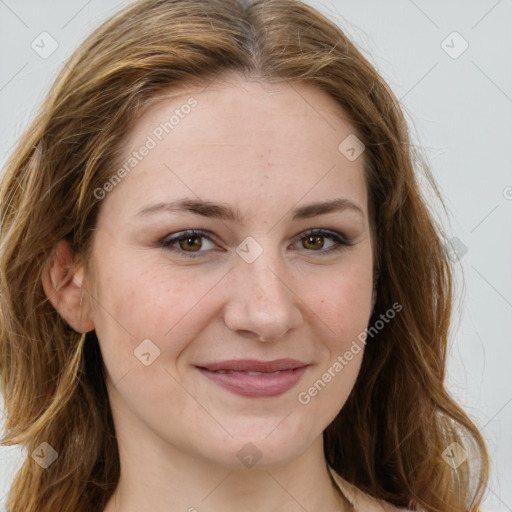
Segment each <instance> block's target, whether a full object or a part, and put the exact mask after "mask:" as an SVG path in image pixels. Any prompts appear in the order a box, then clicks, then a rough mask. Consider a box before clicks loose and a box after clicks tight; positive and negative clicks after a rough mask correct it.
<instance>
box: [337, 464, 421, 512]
mask: <svg viewBox="0 0 512 512" xmlns="http://www.w3.org/2000/svg"><path fill="white" fill-rule="evenodd" d="M329 471H330V472H331V475H332V477H333V479H334V481H335V482H336V484H337V486H338V488H339V489H340V491H341V492H342V493H343V495H344V496H345V497H346V498H347V499H348V501H350V503H351V504H352V506H353V507H354V511H355V512H414V511H412V510H411V511H409V510H406V509H404V508H397V507H395V506H394V505H391V503H388V502H386V501H383V500H378V499H376V498H374V497H372V496H369V495H368V494H366V493H364V492H363V491H361V490H359V489H358V488H357V487H355V486H354V485H352V484H350V483H348V482H347V481H346V480H344V479H343V478H341V476H340V475H338V473H336V472H335V471H334V469H332V468H331V467H330V466H329Z"/></svg>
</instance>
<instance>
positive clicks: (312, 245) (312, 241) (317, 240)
mask: <svg viewBox="0 0 512 512" xmlns="http://www.w3.org/2000/svg"><path fill="white" fill-rule="evenodd" d="M323 238H324V237H323V236H320V235H308V236H306V237H304V238H303V239H302V246H303V247H304V249H323V244H324V240H323Z"/></svg>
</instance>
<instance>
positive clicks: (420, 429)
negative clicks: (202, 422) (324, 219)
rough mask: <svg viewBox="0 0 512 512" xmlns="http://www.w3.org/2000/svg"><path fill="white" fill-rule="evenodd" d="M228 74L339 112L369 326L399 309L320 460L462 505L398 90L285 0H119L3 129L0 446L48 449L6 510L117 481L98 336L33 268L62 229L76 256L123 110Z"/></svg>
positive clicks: (483, 458)
mask: <svg viewBox="0 0 512 512" xmlns="http://www.w3.org/2000/svg"><path fill="white" fill-rule="evenodd" d="M227 71H237V72H240V73H243V74H245V75H246V76H252V77H256V78H257V79H259V80H262V81H269V82H270V81H275V82H280V81H287V82H290V83H293V82H295V83H297V82H307V83H311V84H313V85H315V86H316V87H318V88H320V89H322V90H323V91H325V92H326V93H327V94H329V95H330V96H331V97H332V98H334V100H336V102H337V103H338V104H339V105H340V106H341V107H342V109H343V110H344V111H345V112H346V114H347V115H348V116H349V119H350V121H351V124H352V125H353V127H354V128H355V130H356V132H357V134H358V137H359V138H360V139H361V141H362V142H363V143H364V145H365V146H366V150H365V153H364V162H365V179H366V183H367V187H368V195H369V208H370V212H371V217H372V219H371V221H372V229H373V230H374V232H375V234H376V241H377V256H376V260H377V261H376V266H377V270H378V274H379V281H378V297H377V302H376V305H375V309H374V313H373V316H372V319H371V320H370V322H374V321H375V320H376V319H377V318H379V315H380V314H382V313H383V312H385V311H387V310H388V309H389V308H390V307H391V306H392V304H393V303H395V302H398V303H400V304H401V305H402V306H403V309H402V311H401V312H400V314H399V315H397V316H396V317H395V318H394V320H393V321H391V322H389V324H388V325H386V327H385V328H384V329H382V330H381V331H379V332H378V334H377V335H376V336H375V337H374V338H373V339H371V340H369V341H368V344H367V346H366V350H365V354H364V358H363V362H362V366H361V369H360V373H359V375H358V378H357V381H356V383H355V386H354V388H353V390H352V392H351V394H350V396H349V398H348V401H347V402H346V404H345V406H344V407H343V408H342V410H341V411H340V412H339V414H338V415H337V417H336V418H335V420H334V421H333V422H332V423H331V424H330V425H329V426H328V427H327V428H326V430H325V432H324V452H325V458H326V461H327V462H328V463H329V464H330V466H331V467H332V468H333V469H334V470H335V471H336V472H337V473H339V474H340V475H341V476H342V477H343V478H345V479H346V480H347V481H349V482H351V483H352V484H354V485H356V486H357V487H359V488H360V489H362V490H363V491H365V492H367V493H368V494H370V495H372V496H375V497H377V498H381V499H384V500H387V501H389V502H391V503H393V504H394V505H397V506H409V507H417V508H422V509H424V510H426V511H429V512H434V511H443V512H452V511H462V510H464V511H467V510H470V511H476V510H478V508H479V505H480V503H481V499H482V495H483V492H484V490H485V485H486V482H487V478H488V456H487V452H486V448H485V445H484V441H483V439H482V437H481V435H480V433H479V431H478V429H477V428H476V426H475V425H474V424H473V422H472V421H471V420H470V419H469V417H468V416H467V415H466V414H465V413H464V411H463V410H462V409H461V408H460V407H459V405H458V404H457V403H456V402H455V401H454V400H453V399H452V398H451V397H450V396H449V394H448V393H447V391H446V389H445V385H444V379H445V371H446V351H447V340H448V330H449V326H450V320H451V306H452V299H453V297H452V294H453V289H452V279H453V278H452V272H453V270H452V269H451V267H450V260H449V258H448V253H447V251H446V249H445V245H444V242H443V240H444V238H443V233H442V229H441V227H440V226H439V225H438V223H437V221H435V219H434V217H433V214H432V213H431V212H430V211H429V208H428V207H427V203H426V201H425V199H424V198H423V196H422V193H421V191H420V189H419V186H418V180H417V175H416V169H415V166H416V162H417V161H418V154H417V150H416V149H415V147H414V145H413V144H411V142H410V140H411V139H410V134H409V129H408V126H407V124H406V122H405V118H404V114H403V111H402V109H401V107H400V105H399V101H398V100H397V98H396V97H395V96H394V94H393V93H392V91H391V90H390V88H389V87H388V85H387V84H386V83H385V82H384V80H383V79H382V78H381V77H380V76H379V74H378V73H377V71H376V70H375V69H374V67H373V66H372V65H371V64H370V63H369V62H368V60H367V59H366V58H365V57H364V56H363V54H362V53H361V52H360V51H359V50H358V49H357V48H356V47H355V46H354V44H353V43H351V41H350V40H349V39H348V38H347V36H346V35H345V34H344V33H343V31H342V30H341V29H340V28H339V27H338V26H337V25H336V24H334V23H333V22H332V21H330V20H328V19H327V18H325V17H324V16H323V15H322V14H320V13H319V12H317V11H316V10H315V9H313V8H312V7H310V6H308V5H306V4H304V3H302V2H300V1H297V0H255V1H254V2H247V1H242V0H240V1H239V2H237V1H236V0H194V1H191V0H142V1H139V2H136V3H134V4H131V5H129V6H128V7H126V8H124V9H123V10H122V11H120V12H119V13H118V14H116V15H115V16H113V17H112V18H111V19H109V20H108V21H106V22H105V23H103V24H102V25H101V26H100V27H99V28H97V29H96V30H95V31H94V32H93V33H92V34H91V35H90V36H89V37H88V38H87V39H86V40H85V41H84V42H83V44H81V45H80V47H79V48H78V49H77V50H76V51H75V52H74V54H73V55H72V56H71V58H70V59H69V61H68V63H67V64H66V65H65V66H64V68H63V69H62V71H61V72H60V74H59V76H58V78H57V79H56V81H55V84H54V85H53V87H52V89H51V91H50V92H49V94H48V96H47V97H46V99H45V100H44V102H43V104H42V106H41V108H40V110H39V111H38V113H37V115H36V117H35V119H34V120H33V122H32V123H31V124H30V126H29V128H28V129H27V130H26V132H25V133H24V134H23V136H22V137H21V138H20V140H19V143H18V145H17V147H16V148H15V150H14V152H13V154H12V156H11V157H10V159H9V161H8V163H7V165H6V169H5V171H4V173H3V176H2V181H1V187H0V215H1V219H0V221H1V224H0V289H1V299H0V376H1V383H2V392H3V395H4V399H5V414H6V431H5V436H4V437H3V440H2V444H3V445H13V444H19V445H21V446H22V447H24V448H25V449H26V450H28V454H29V455H30V454H31V453H33V451H34V450H36V448H37V447H38V446H39V445H40V444H41V443H42V442H47V443H49V444H50V445H51V446H52V447H53V448H54V449H55V450H56V451H57V453H58V455H59V456H58V459H57V460H56V461H55V462H54V463H53V464H52V465H51V466H50V467H49V468H47V469H43V468H42V467H41V466H40V465H38V464H36V463H35V461H34V460H33V458H32V457H30V456H27V458H26V460H25V461H24V462H23V465H22V467H21V469H20V470H19V472H18V473H17V474H16V476H15V479H14V482H13V485H12V487H11V489H10V494H9V497H8V510H9V511H10V512H55V511H60V510H73V511H76V512H82V511H83V512H90V510H93V509H94V510H98V509H101V510H102V509H103V507H104V506H105V505H106V503H107V501H108V499H109V497H110V496H111V494H112V493H113V491H114V489H115V487H116V485H117V482H118V479H119V475H120V464H119V452H118V447H117V443H116V436H115V429H114V424H113V420H112V415H111V410H110V405H109V399H108V394H107V389H106V384H105V371H104V365H103V361H102V358H101V352H100V350H99V345H98V340H97V338H96V335H95V333H94V331H91V332H89V333H87V334H79V333H77V332H75V331H74V330H73V329H71V328H70V326H68V325H67V324H66V322H65V321H64V320H63V319H62V318H61V317H60V316H59V314H58V313H57V311H56V310H55V309H54V308H53V307H52V305H51V304H50V302H49V300H48V298H47V297H46V296H45V293H44V290H43V287H42V282H41V276H42V272H43V269H44V267H45V265H46V264H47V263H48V261H49V260H50V259H51V257H52V255H53V253H54V249H55V246H56V244H57V243H58V241H60V240H63V239H66V240H68V241H69V243H70V246H71V248H72V251H73V255H74V261H75V262H80V261H87V257H88V255H89V254H90V247H91V241H92V237H93V234H94V227H95V222H96V219H97V215H98V210H99V208H100V205H101V202H100V201H99V200H98V198H97V197H96V196H95V194H94V190H95V189H97V188H98V187H101V186H102V185H103V184H104V183H105V182H106V180H108V179H109V178H110V177H111V170H112V169H113V168H116V165H117V164H118V161H119V155H120V147H121V144H122V141H123V139H124V138H125V137H126V135H127V133H129V130H130V129H131V127H132V126H133V123H134V122H135V121H136V120H137V118H138V116H140V115H141V114H142V113H143V112H144V111H145V109H147V107H148V106H149V105H150V104H152V103H153V102H155V101H157V100H158V98H159V97H161V96H162V95H163V94H166V93H168V92H169V91H170V90H172V89H173V87H177V86H185V87H186V86H187V85H188V84H192V83H207V82H208V81H211V80H214V79H215V77H216V76H218V75H219V74H221V73H223V72H227ZM419 160H421V158H420V159H419ZM423 166H424V167H426V176H427V178H428V182H429V183H430V184H431V186H433V189H434V191H435V192H436V194H437V195H438V197H439V198H440V199H441V197H440V195H439V191H438V190H437V188H436V186H435V183H434V182H433V180H432V177H431V174H430V172H429V170H428V166H426V165H425V164H423ZM441 202H442V199H441ZM453 443H458V444H459V445H460V447H461V448H462V449H463V450H465V451H466V452H467V453H468V457H467V458H466V460H465V461H464V462H463V463H462V464H460V465H459V466H458V467H457V468H453V467H452V465H450V464H448V463H447V462H446V461H445V460H444V457H443V453H446V452H445V450H447V449H448V450H450V448H449V447H450V446H451V445H452V444H453Z"/></svg>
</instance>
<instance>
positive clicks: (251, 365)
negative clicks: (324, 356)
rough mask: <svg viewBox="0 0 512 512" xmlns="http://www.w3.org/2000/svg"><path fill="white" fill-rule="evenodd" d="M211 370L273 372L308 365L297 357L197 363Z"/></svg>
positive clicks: (200, 366)
mask: <svg viewBox="0 0 512 512" xmlns="http://www.w3.org/2000/svg"><path fill="white" fill-rule="evenodd" d="M197 366H198V367H199V368H206V369H207V370H210V371H217V370H232V371H235V372H262V373H272V372H278V371H284V370H295V369H296V368H301V367H303V366H307V363H303V362H302V361H298V360H297V359H275V360H274V361H259V360H257V359H232V360H230V361H221V362H219V363H206V364H201V365H197Z"/></svg>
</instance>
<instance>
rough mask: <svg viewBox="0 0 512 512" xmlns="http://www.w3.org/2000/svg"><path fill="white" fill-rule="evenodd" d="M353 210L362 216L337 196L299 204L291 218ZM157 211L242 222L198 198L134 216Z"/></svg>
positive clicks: (233, 212)
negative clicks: (328, 199) (187, 213)
mask: <svg viewBox="0 0 512 512" xmlns="http://www.w3.org/2000/svg"><path fill="white" fill-rule="evenodd" d="M344 211H353V212H356V213H358V214H359V215H361V216H362V217H364V212H363V210H362V209H361V208H360V207H359V206H357V205H356V204H355V203H354V202H352V201H350V199H345V198H339V199H333V200H331V201H323V202H316V203H311V204H307V205H304V206H299V207H298V208H295V209H294V210H292V212H291V213H292V214H293V216H292V220H301V219H309V218H311V217H316V216H317V215H324V214H327V213H333V212H344ZM157 212H171V213H173V212H190V213H194V214H195V215H201V216H202V217H210V218H214V219H221V220H226V221H231V222H238V223H242V218H243V216H242V214H241V213H240V210H238V209H237V208H233V207H232V206H229V205H226V204H222V203H215V202H212V201H203V200H199V199H179V200H177V201H173V202H171V203H156V204H153V205H150V206H147V207H145V208H142V209H141V210H140V211H139V212H137V214H136V217H146V216H148V215H151V214H154V213H157Z"/></svg>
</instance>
